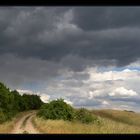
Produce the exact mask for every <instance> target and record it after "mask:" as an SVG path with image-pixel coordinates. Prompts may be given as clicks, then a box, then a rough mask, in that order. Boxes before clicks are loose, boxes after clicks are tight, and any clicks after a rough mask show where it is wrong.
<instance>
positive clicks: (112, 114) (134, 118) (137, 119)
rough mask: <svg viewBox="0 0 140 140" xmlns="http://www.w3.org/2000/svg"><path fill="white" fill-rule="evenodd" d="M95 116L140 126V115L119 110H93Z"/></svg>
mask: <svg viewBox="0 0 140 140" xmlns="http://www.w3.org/2000/svg"><path fill="white" fill-rule="evenodd" d="M92 112H93V114H95V115H97V116H100V117H103V118H109V119H111V120H114V121H117V122H122V123H126V124H130V125H136V126H140V113H134V112H128V111H119V110H111V109H110V110H109V109H106V110H93V111H92Z"/></svg>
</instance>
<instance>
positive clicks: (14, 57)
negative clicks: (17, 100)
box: [0, 6, 140, 112]
mask: <svg viewBox="0 0 140 140" xmlns="http://www.w3.org/2000/svg"><path fill="white" fill-rule="evenodd" d="M0 81H1V82H3V83H5V84H6V85H7V86H8V87H9V88H10V89H11V90H14V89H17V90H18V91H19V92H20V93H21V94H23V93H28V94H37V95H39V96H40V97H41V99H42V100H43V101H44V102H49V101H51V100H54V99H57V98H63V99H64V100H65V101H66V102H67V103H69V104H71V105H72V106H74V107H85V108H89V109H106V108H110V109H121V110H133V111H138V112H140V86H139V84H140V7H136V6H135V7H122V6H121V7H115V6H113V7H111V6H110V7H74V6H73V7H70V6H69V7H68V6H67V7H57V6H55V7H33V6H32V7H0Z"/></svg>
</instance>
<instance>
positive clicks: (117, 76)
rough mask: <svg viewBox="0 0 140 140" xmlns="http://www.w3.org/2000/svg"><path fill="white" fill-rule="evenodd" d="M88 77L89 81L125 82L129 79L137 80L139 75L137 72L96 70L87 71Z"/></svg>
mask: <svg viewBox="0 0 140 140" xmlns="http://www.w3.org/2000/svg"><path fill="white" fill-rule="evenodd" d="M87 73H89V75H90V79H89V80H90V81H107V80H127V79H130V78H132V77H133V78H135V77H136V78H137V77H138V75H139V74H140V72H139V71H137V70H130V69H124V70H122V71H115V70H114V71H105V72H98V71H97V70H96V69H93V68H90V69H87Z"/></svg>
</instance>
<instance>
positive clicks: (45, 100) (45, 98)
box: [40, 94, 50, 103]
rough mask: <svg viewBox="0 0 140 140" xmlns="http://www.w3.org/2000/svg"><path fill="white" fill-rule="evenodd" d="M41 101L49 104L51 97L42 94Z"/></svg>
mask: <svg viewBox="0 0 140 140" xmlns="http://www.w3.org/2000/svg"><path fill="white" fill-rule="evenodd" d="M40 99H41V100H42V101H43V102H44V103H48V102H49V99H50V96H49V95H47V94H41V97H40Z"/></svg>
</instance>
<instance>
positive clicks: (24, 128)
mask: <svg viewBox="0 0 140 140" xmlns="http://www.w3.org/2000/svg"><path fill="white" fill-rule="evenodd" d="M34 116H35V113H34V112H29V113H28V114H26V115H24V116H22V117H21V118H20V119H19V120H18V121H17V123H16V124H15V126H14V129H13V130H12V131H11V133H12V134H39V133H40V132H39V131H38V130H37V129H36V128H35V127H34V125H33V123H32V118H33V117H34Z"/></svg>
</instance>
